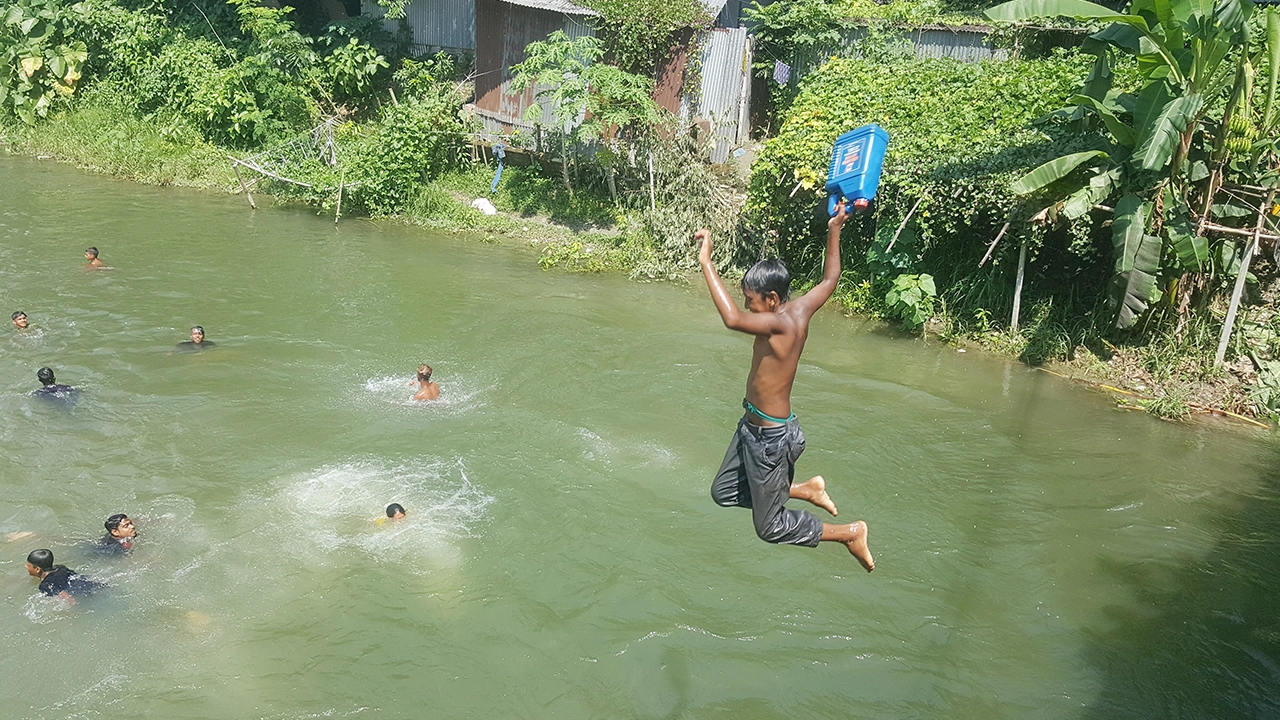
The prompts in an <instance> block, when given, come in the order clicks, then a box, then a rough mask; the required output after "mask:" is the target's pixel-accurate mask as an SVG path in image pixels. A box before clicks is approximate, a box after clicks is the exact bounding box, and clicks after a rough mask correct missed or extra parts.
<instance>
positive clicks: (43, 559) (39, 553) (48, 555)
mask: <svg viewBox="0 0 1280 720" xmlns="http://www.w3.org/2000/svg"><path fill="white" fill-rule="evenodd" d="M27 565H28V566H30V567H28V568H27V572H31V568H32V567H34V568H36V569H37V570H43V571H45V572H49V571H50V570H52V569H53V551H52V550H44V549H41V550H32V551H31V553H30V554H29V555H27ZM32 574H33V575H34V574H35V573H32Z"/></svg>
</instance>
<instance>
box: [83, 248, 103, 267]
mask: <svg viewBox="0 0 1280 720" xmlns="http://www.w3.org/2000/svg"><path fill="white" fill-rule="evenodd" d="M84 259H85V260H88V261H89V265H88V269H89V270H97V269H98V268H104V267H106V266H107V264H106V263H104V262H102V261H101V260H99V259H98V248H96V247H91V248H89V249H88V250H85V251H84Z"/></svg>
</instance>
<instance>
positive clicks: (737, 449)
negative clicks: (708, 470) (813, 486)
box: [711, 415, 822, 547]
mask: <svg viewBox="0 0 1280 720" xmlns="http://www.w3.org/2000/svg"><path fill="white" fill-rule="evenodd" d="M802 452H804V432H803V431H801V430H800V421H799V420H796V419H794V418H792V419H791V420H789V421H787V423H786V424H785V425H777V426H774V427H760V426H759V425H752V424H751V423H749V422H747V418H746V416H745V415H744V416H743V418H742V420H739V421H738V429H737V430H735V431H734V433H733V441H732V442H730V443H729V451H728V452H726V453H725V455H724V462H723V463H721V464H720V472H718V473H716V479H715V480H714V481H712V483H711V498H712V499H713V500H715V501H716V504H717V505H721V506H723V507H745V508H751V520H752V522H753V523H754V524H755V526H756V535H759V536H760V539H761V540H764V541H766V542H771V543H783V544H787V545H806V546H808V547H816V546H817V544H818V541H819V540H820V539H821V538H822V521H821V520H819V519H818V517H817V516H816V515H814V514H813V513H809V512H804V511H802V510H790V509H788V508H786V507H784V506H785V505H786V503H787V499H788V498H789V497H790V496H791V481H792V479H793V478H794V477H795V471H796V460H797V459H798V458H799V457H800V453H802Z"/></svg>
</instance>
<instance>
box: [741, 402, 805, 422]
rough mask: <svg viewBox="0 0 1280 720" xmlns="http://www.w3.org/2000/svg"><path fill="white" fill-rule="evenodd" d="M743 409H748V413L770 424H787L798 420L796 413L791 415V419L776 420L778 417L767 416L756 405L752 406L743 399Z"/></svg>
mask: <svg viewBox="0 0 1280 720" xmlns="http://www.w3.org/2000/svg"><path fill="white" fill-rule="evenodd" d="M742 407H744V408H746V410H747V412H749V413H751V414H753V415H756V416H758V417H762V418H764V419H765V420H768V421H769V422H776V423H783V424H786V423H789V422H791V421H792V420H795V419H796V414H795V413H791V417H789V418H776V417H773V416H772V415H765V414H764V413H762V412H760V408H758V407H756V406H755V405H752V404H751V403H750V402H747V399H746V398H743V399H742Z"/></svg>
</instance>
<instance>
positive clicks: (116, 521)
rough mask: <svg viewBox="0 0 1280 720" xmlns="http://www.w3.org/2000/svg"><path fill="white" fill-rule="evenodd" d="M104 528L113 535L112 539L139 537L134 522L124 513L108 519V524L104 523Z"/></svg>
mask: <svg viewBox="0 0 1280 720" xmlns="http://www.w3.org/2000/svg"><path fill="white" fill-rule="evenodd" d="M102 526H103V527H105V528H106V529H107V532H109V533H111V537H114V538H131V537H137V536H138V530H137V529H136V528H135V527H134V526H133V521H132V520H130V519H129V516H128V515H125V514H124V513H116V514H115V515H112V516H111V517H109V518H107V521H106V522H104V523H102Z"/></svg>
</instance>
